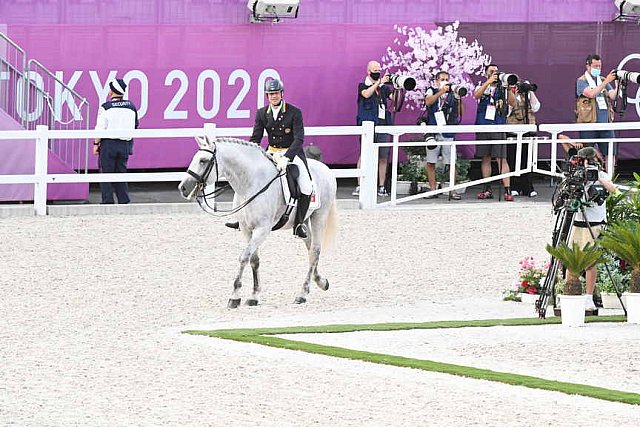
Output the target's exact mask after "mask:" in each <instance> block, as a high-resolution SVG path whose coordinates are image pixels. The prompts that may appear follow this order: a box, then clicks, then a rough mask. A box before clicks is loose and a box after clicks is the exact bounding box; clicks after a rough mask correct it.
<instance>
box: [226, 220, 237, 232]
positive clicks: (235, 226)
mask: <svg viewBox="0 0 640 427" xmlns="http://www.w3.org/2000/svg"><path fill="white" fill-rule="evenodd" d="M224 225H226V226H227V227H229V228H233V229H235V230H238V229H239V228H240V223H239V222H238V221H236V222H225V223H224Z"/></svg>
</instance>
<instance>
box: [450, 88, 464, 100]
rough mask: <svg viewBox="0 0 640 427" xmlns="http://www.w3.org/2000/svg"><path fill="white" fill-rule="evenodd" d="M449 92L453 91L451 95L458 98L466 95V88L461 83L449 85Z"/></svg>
mask: <svg viewBox="0 0 640 427" xmlns="http://www.w3.org/2000/svg"><path fill="white" fill-rule="evenodd" d="M449 92H451V93H453V96H455V97H456V98H458V99H460V98H462V97H465V96H467V92H468V91H467V88H466V87H464V86H462V85H449Z"/></svg>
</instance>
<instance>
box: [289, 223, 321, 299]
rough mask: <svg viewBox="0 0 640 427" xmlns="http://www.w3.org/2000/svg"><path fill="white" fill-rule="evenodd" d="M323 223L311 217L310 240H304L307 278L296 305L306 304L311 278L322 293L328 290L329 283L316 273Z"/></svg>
mask: <svg viewBox="0 0 640 427" xmlns="http://www.w3.org/2000/svg"><path fill="white" fill-rule="evenodd" d="M323 226H324V222H323V220H322V219H321V218H318V217H314V216H312V217H311V238H310V239H306V240H305V244H306V245H307V250H308V251H309V270H308V271H307V277H306V278H305V281H304V283H303V284H302V293H301V294H300V295H299V296H298V297H297V298H296V300H295V302H296V303H303V302H306V300H307V299H306V297H307V295H308V294H309V283H310V282H311V279H312V278H313V281H314V282H316V285H318V287H319V288H320V289H322V290H323V291H326V290H327V289H329V281H328V280H327V279H325V278H323V277H322V276H320V273H318V262H319V261H320V249H321V244H320V242H322V233H323V232H324V227H323Z"/></svg>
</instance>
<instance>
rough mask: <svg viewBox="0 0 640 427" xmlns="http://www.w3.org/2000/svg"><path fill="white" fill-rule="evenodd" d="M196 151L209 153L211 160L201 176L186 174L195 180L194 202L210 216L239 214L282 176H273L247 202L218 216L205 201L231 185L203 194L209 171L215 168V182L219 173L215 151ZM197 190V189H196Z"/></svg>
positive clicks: (188, 171)
mask: <svg viewBox="0 0 640 427" xmlns="http://www.w3.org/2000/svg"><path fill="white" fill-rule="evenodd" d="M198 151H206V152H207V153H211V155H212V156H211V159H210V160H209V163H208V164H207V167H206V168H205V170H204V172H203V173H202V174H201V175H198V174H197V173H195V172H194V171H192V170H191V169H187V174H189V175H190V176H192V177H193V178H194V179H195V180H196V185H197V189H196V200H197V201H198V205H199V206H200V208H201V209H202V210H203V211H205V212H207V213H208V214H211V215H216V216H229V215H233V214H235V213H237V212H239V211H240V210H241V209H243V208H244V207H246V206H247V205H248V204H249V203H251V202H252V201H253V200H254V199H255V198H256V197H258V196H259V195H260V194H262V193H264V192H265V191H267V189H268V188H269V187H270V186H271V184H273V182H274V181H275V180H276V179H278V178H280V177H281V176H283V175H284V174H283V173H276V176H274V177H273V178H272V179H271V180H270V181H269V182H268V183H267V184H266V185H265V186H264V187H262V188H261V189H260V190H259V191H258V192H257V193H256V194H254V195H253V196H251V197H249V198H248V199H247V200H245V201H244V202H243V203H242V204H240V205H238V206H236V207H235V208H233V209H231V210H228V211H220V213H222V214H223V215H220V214H219V213H218V212H217V211H216V209H215V207H211V205H209V202H208V201H207V197H210V196H214V197H215V196H218V195H220V194H223V193H224V192H225V191H227V190H228V189H229V188H230V187H231V184H227V185H225V186H224V187H221V188H218V189H216V190H214V191H212V192H210V193H208V194H205V188H206V187H207V180H208V179H209V175H211V171H212V170H213V167H214V166H215V168H216V180H215V182H218V178H219V172H218V161H217V158H216V150H210V149H208V148H200V149H199V150H198ZM198 188H199V189H198ZM198 191H199V192H200V193H201V194H197V192H198ZM202 200H204V206H203V203H202Z"/></svg>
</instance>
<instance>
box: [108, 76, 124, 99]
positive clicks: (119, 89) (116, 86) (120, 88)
mask: <svg viewBox="0 0 640 427" xmlns="http://www.w3.org/2000/svg"><path fill="white" fill-rule="evenodd" d="M109 88H110V89H111V92H113V93H115V94H116V95H120V96H122V95H124V92H125V91H126V90H127V84H126V83H125V82H124V80H122V79H115V80H112V81H111V83H109Z"/></svg>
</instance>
